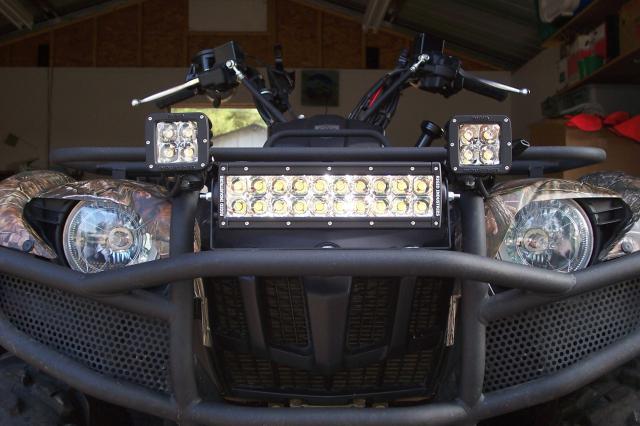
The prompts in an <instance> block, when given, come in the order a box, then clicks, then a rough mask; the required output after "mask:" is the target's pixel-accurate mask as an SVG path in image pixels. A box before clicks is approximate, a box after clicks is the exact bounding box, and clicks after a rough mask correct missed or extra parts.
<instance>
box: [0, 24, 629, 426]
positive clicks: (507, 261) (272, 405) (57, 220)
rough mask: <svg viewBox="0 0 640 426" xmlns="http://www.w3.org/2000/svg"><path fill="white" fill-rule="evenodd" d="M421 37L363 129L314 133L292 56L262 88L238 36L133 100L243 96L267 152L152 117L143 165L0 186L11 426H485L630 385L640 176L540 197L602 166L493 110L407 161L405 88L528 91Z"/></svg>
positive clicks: (333, 121)
mask: <svg viewBox="0 0 640 426" xmlns="http://www.w3.org/2000/svg"><path fill="white" fill-rule="evenodd" d="M427 41H428V40H427V39H426V37H425V36H424V35H419V36H417V37H416V40H415V42H414V44H413V47H412V48H411V49H410V50H406V51H403V52H402V53H401V54H400V56H399V59H398V63H397V67H396V68H395V69H394V70H393V71H390V72H388V73H386V74H385V75H384V76H383V77H382V78H381V79H380V80H379V81H378V82H376V83H375V84H374V85H373V86H372V87H371V88H370V90H369V91H368V92H367V93H365V94H364V96H363V97H362V99H361V100H360V102H359V103H358V104H357V105H356V106H355V108H354V110H353V111H352V112H351V114H350V115H349V116H348V117H338V116H331V115H319V116H314V117H308V118H305V117H303V116H300V115H297V114H295V113H293V112H292V109H291V105H290V103H289V100H288V99H289V95H290V94H291V93H292V91H293V89H294V85H295V75H294V74H293V73H290V72H288V71H286V69H285V68H284V65H283V61H282V55H281V51H280V49H276V55H275V56H276V63H275V65H274V66H269V67H267V68H266V74H267V76H266V78H265V77H264V76H263V75H261V73H260V72H259V71H258V70H257V69H255V68H252V67H250V66H249V65H248V61H247V59H246V57H245V55H244V54H243V52H242V50H241V49H240V47H239V46H238V45H237V44H236V43H234V42H229V43H227V44H225V45H222V46H219V47H217V48H214V49H209V50H205V51H202V52H200V53H198V54H197V55H196V57H195V58H194V59H193V63H192V65H191V67H190V69H189V70H188V73H187V78H186V81H185V82H184V83H182V84H180V85H178V86H176V87H173V88H170V89H167V90H164V91H162V92H159V93H157V94H154V95H151V96H148V97H146V98H144V99H141V100H134V101H132V104H133V105H134V106H135V105H138V104H142V103H146V102H155V103H156V105H157V106H158V107H159V108H161V109H162V108H167V107H168V106H170V105H173V104H175V103H178V102H180V101H183V100H186V99H189V98H191V97H193V96H196V95H205V96H207V97H208V98H209V99H210V100H211V101H212V103H213V105H214V106H220V104H221V102H222V101H223V100H224V99H225V98H228V97H229V96H231V95H232V94H233V93H234V91H235V90H236V88H237V87H239V86H240V85H242V86H243V87H244V88H245V89H246V90H248V91H249V93H250V94H251V95H252V96H253V100H254V102H255V105H256V108H257V110H258V112H259V113H260V115H261V117H262V118H263V119H264V121H265V122H266V123H267V126H268V139H267V140H266V141H265V143H264V147H262V148H221V147H218V146H216V141H215V138H213V137H212V133H211V126H212V124H211V122H210V121H209V119H208V118H207V116H206V115H205V114H203V113H172V112H157V113H153V114H150V115H149V116H148V117H146V119H145V123H144V126H145V140H144V143H142V141H140V142H141V143H140V146H137V147H130V148H116V147H104V148H95V147H93V148H89V147H87V148H65V149H58V150H56V151H54V152H52V154H51V161H52V163H54V164H57V165H58V167H59V168H58V170H57V171H56V170H49V171H30V172H24V173H20V174H17V175H15V176H12V177H10V178H8V179H6V180H4V181H2V182H1V183H0V231H1V232H0V246H2V247H1V248H0V346H2V348H4V349H5V350H6V354H5V355H3V356H2V358H0V377H1V378H0V388H1V389H4V390H3V391H2V394H3V395H4V396H3V397H2V398H1V400H0V402H2V407H3V411H2V414H0V416H2V417H0V419H2V424H3V425H14V424H16V425H17V424H33V422H35V423H38V424H63V423H64V424H78V425H80V424H101V422H104V421H105V419H106V418H108V419H110V420H109V421H108V422H107V424H114V423H119V424H126V423H127V422H129V423H130V424H152V423H153V422H154V421H157V422H160V421H161V420H158V419H164V420H163V421H165V422H175V423H177V424H180V425H196V424H199V425H200V424H201V425H236V424H243V425H264V424H279V425H325V424H359V425H404V424H407V425H409V424H412V425H417V424H421V425H424V424H428V425H454V424H463V425H472V424H477V423H478V422H480V421H483V420H485V419H490V418H495V417H497V416H500V415H504V414H507V413H512V412H518V411H519V410H522V409H525V408H527V407H534V406H538V404H543V403H546V402H549V401H558V399H559V398H561V397H563V396H565V395H568V394H571V392H573V391H576V390H579V389H583V390H584V389H587V388H584V387H585V386H586V385H588V384H589V383H591V382H593V381H595V380H597V379H601V378H603V377H604V378H607V380H608V381H609V383H611V381H612V380H613V381H614V382H615V381H616V380H617V378H618V377H619V376H618V372H619V371H621V370H619V369H620V368H624V371H626V373H625V374H626V376H625V377H628V378H629V377H630V378H631V379H629V380H627V383H630V382H633V381H634V380H635V381H636V382H638V381H640V380H638V379H634V377H640V375H637V374H636V373H634V372H635V371H637V369H634V368H635V367H633V365H632V364H628V363H629V362H631V361H633V360H634V358H636V357H637V356H638V355H640V286H639V285H638V277H640V257H639V255H638V253H637V252H638V251H639V250H640V225H639V223H640V222H639V221H638V219H639V218H640V201H639V200H640V197H639V195H640V180H639V179H638V178H635V177H631V176H626V175H623V174H621V173H597V174H593V175H589V176H585V177H584V178H583V179H581V180H580V181H579V182H577V181H568V180H563V179H559V178H547V177H544V176H545V174H552V173H559V172H562V171H565V170H569V169H574V168H579V167H582V166H586V165H591V164H596V163H598V162H601V161H603V160H604V159H605V152H604V151H602V150H601V149H597V148H583V147H535V146H529V145H530V144H529V143H528V142H527V141H526V140H523V139H518V138H514V137H513V136H512V130H511V120H510V118H509V117H507V116H504V115H489V114H483V113H482V112H478V114H476V115H458V116H455V117H452V118H451V119H450V120H449V122H448V123H446V124H444V125H443V126H442V127H441V126H440V125H438V124H437V123H433V122H430V121H424V122H423V123H422V124H421V126H420V136H419V137H418V140H417V142H416V146H415V147H411V148H398V147H396V148H394V147H392V146H391V143H390V141H389V140H388V138H387V137H386V135H385V128H386V127H387V126H388V124H389V122H390V121H391V120H392V118H393V115H394V112H395V110H396V107H397V105H398V103H399V101H400V94H401V93H402V91H403V90H406V89H408V88H417V89H420V90H423V91H426V92H431V93H434V94H440V95H443V96H445V97H448V96H453V95H455V94H456V93H457V92H459V91H461V90H463V89H465V90H470V91H473V92H477V93H479V94H481V95H485V96H489V97H492V98H494V99H496V100H498V101H499V100H504V99H505V98H506V96H507V95H508V94H509V93H516V94H523V95H525V94H527V93H528V91H527V90H526V89H517V88H513V87H510V86H507V85H504V84H501V83H498V82H493V81H489V80H485V79H481V78H478V77H475V76H473V75H471V74H469V73H468V72H466V71H465V70H464V69H463V68H462V67H461V63H460V60H458V59H457V58H455V57H452V56H448V55H446V54H444V53H443V52H442V51H438V50H429V49H428V48H427V47H426V46H427V45H428V43H427ZM213 125H214V126H215V123H213ZM438 139H443V140H444V142H442V141H440V142H439V144H440V145H442V146H435V145H434V141H436V140H438ZM60 170H63V171H64V172H62V171H60ZM72 176H73V177H72ZM624 365H626V366H625V367H623V366H624ZM630 365H631V367H630ZM634 374H636V375H634ZM616 383H617V382H616ZM589 389H591V388H589ZM608 389H609V390H611V389H612V388H610V387H609V388H608ZM594 392H595V391H594ZM611 395H614V396H611ZM592 396H593V394H592ZM569 398H574V400H575V395H573V396H570V397H569ZM592 399H594V398H592ZM608 400H609V401H610V402H619V401H618V400H616V397H615V394H609V397H608ZM560 401H569V399H560ZM633 401H637V398H636V399H633V398H632V402H633ZM582 404H583V405H584V399H582ZM633 404H635V402H633ZM633 404H632V403H629V404H627V408H628V407H630V406H631V405H633ZM578 405H579V404H578ZM578 405H576V404H574V405H573V406H572V407H573V408H575V407H577V406H578ZM294 408H298V409H294ZM556 411H557V410H556ZM557 412H559V411H557ZM105 413H108V414H105ZM563 413H566V415H563V416H560V417H558V416H556V417H557V418H556V420H554V422H555V421H558V422H565V423H564V424H581V423H580V422H583V421H584V419H585V416H583V415H581V414H580V413H578V414H576V413H577V412H576V410H573V411H571V410H570V409H567V410H565V411H563ZM571 413H573V414H571ZM631 414H633V413H631ZM602 417H603V416H601V418H602ZM592 418H593V417H592ZM638 418H639V419H640V416H639V417H638ZM603 421H607V418H606V416H604V420H603ZM625 421H626V420H625ZM30 422H31V423H30ZM572 422H573V423H572ZM165 424H166V423H165ZM540 424H552V423H551V422H548V423H540ZM590 424H595V423H593V422H592V423H590ZM598 424H604V423H598ZM609 424H611V423H609Z"/></svg>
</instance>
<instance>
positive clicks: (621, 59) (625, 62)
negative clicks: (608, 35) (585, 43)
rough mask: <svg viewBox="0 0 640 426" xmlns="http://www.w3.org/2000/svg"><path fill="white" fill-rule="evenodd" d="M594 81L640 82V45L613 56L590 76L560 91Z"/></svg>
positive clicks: (603, 82)
mask: <svg viewBox="0 0 640 426" xmlns="http://www.w3.org/2000/svg"><path fill="white" fill-rule="evenodd" d="M593 83H599V84H640V47H639V48H637V49H635V50H632V51H631V52H628V53H626V54H622V55H619V56H617V57H615V58H613V59H612V60H611V61H609V62H607V63H606V64H604V65H603V66H602V67H600V68H598V69H597V70H596V71H595V72H594V73H593V74H591V75H590V76H588V77H586V78H584V79H582V80H580V81H578V82H577V83H574V84H571V85H569V86H568V87H566V88H564V89H562V90H561V91H560V92H559V93H566V92H569V91H571V90H573V89H576V88H578V87H580V86H584V85H585V84H593Z"/></svg>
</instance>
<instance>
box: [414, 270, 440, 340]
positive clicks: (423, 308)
mask: <svg viewBox="0 0 640 426" xmlns="http://www.w3.org/2000/svg"><path fill="white" fill-rule="evenodd" d="M445 291H446V285H445V281H443V280H439V279H436V278H426V277H421V278H418V280H417V282H416V287H415V290H414V293H413V302H412V304H411V319H410V321H409V335H410V336H412V337H413V338H415V339H419V338H421V337H423V336H425V335H426V334H428V333H429V332H430V331H432V330H433V329H434V328H437V327H438V326H439V325H440V324H441V322H442V312H443V300H445V301H446V300H447V298H446V295H444V294H443V293H444V292H445ZM445 308H448V306H445Z"/></svg>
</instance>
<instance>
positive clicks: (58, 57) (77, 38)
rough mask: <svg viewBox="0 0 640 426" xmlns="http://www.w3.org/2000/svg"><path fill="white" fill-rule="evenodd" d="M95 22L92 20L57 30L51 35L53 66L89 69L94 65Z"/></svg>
mask: <svg viewBox="0 0 640 426" xmlns="http://www.w3.org/2000/svg"><path fill="white" fill-rule="evenodd" d="M94 36H95V22H94V20H93V19H88V20H85V21H80V22H78V23H75V24H72V25H68V26H65V27H62V28H59V29H57V30H55V31H54V33H53V40H54V49H53V65H54V66H56V67H90V66H93V65H94V47H95V46H94Z"/></svg>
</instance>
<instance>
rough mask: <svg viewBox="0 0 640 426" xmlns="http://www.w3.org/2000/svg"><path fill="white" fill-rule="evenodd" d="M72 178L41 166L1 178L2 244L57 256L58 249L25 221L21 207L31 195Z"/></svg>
mask: <svg viewBox="0 0 640 426" xmlns="http://www.w3.org/2000/svg"><path fill="white" fill-rule="evenodd" d="M72 181H73V179H71V178H70V177H69V176H67V175H65V174H63V173H59V172H52V171H46V170H41V171H29V172H23V173H19V174H17V175H14V176H11V177H9V178H7V179H5V180H3V181H2V182H0V246H2V247H8V248H12V249H17V250H21V251H25V252H29V253H33V254H35V255H36V256H40V257H44V258H47V259H55V258H56V257H57V255H56V252H55V251H54V250H53V249H52V248H51V247H49V246H48V245H47V244H46V243H45V242H44V241H43V240H42V239H41V238H40V237H39V236H38V235H37V234H36V233H35V231H34V230H33V229H32V228H31V226H29V224H28V223H26V222H25V220H24V217H23V215H22V211H23V209H24V206H25V205H26V204H27V203H28V202H29V201H30V200H31V199H32V198H35V197H38V196H40V195H41V194H42V193H44V192H46V191H47V190H49V189H51V188H53V187H56V186H59V185H63V184H66V183H70V182H72Z"/></svg>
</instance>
